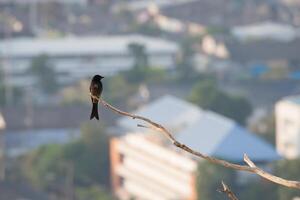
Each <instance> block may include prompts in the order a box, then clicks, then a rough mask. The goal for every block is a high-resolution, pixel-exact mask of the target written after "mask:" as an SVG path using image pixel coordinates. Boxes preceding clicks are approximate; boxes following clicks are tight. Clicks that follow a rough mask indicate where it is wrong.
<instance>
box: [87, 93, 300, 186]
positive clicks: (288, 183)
mask: <svg viewBox="0 0 300 200" xmlns="http://www.w3.org/2000/svg"><path fill="white" fill-rule="evenodd" d="M90 95H91V94H90ZM91 96H92V97H93V98H96V99H98V100H99V101H100V103H101V104H102V105H103V106H105V107H107V108H108V109H110V110H112V111H113V112H115V113H117V114H120V115H123V116H127V117H131V118H132V119H140V120H142V121H144V122H147V123H148V124H150V125H151V126H149V127H147V126H144V125H139V126H142V127H145V128H150V129H153V130H157V131H159V132H161V133H163V134H164V135H165V136H166V137H167V138H168V139H169V140H170V141H171V142H172V143H173V144H174V145H175V146H176V147H178V148H180V149H182V150H184V151H186V152H188V153H191V154H193V155H194V156H197V157H200V158H203V159H205V160H207V161H208V162H211V163H214V164H217V165H222V166H224V167H226V168H231V169H235V170H240V171H246V172H250V173H253V174H257V175H258V176H261V177H263V178H265V179H266V180H269V181H271V182H273V183H277V184H279V185H282V186H286V187H289V188H296V189H300V182H299V181H292V180H287V179H283V178H280V177H278V176H274V175H272V174H270V173H268V172H266V171H264V170H262V169H260V168H259V167H257V166H256V165H255V164H254V163H253V162H252V161H251V160H250V158H249V157H248V156H247V155H246V154H244V161H245V162H246V163H247V164H248V166H247V165H238V164H234V163H231V162H228V161H225V160H222V159H217V158H214V157H210V156H208V155H205V154H202V153H200V152H197V151H194V150H193V149H191V148H190V147H188V146H186V145H185V144H182V143H180V142H178V141H177V140H176V139H175V138H174V137H173V135H172V134H171V133H170V132H169V131H168V130H167V129H166V128H165V127H163V126H162V125H160V124H158V123H156V122H154V121H152V120H150V119H148V118H146V117H143V116H139V115H135V114H131V113H128V112H124V111H122V110H119V109H118V108H115V107H114V106H112V105H110V104H109V103H107V102H106V101H104V100H103V99H101V98H97V97H95V96H93V95H91Z"/></svg>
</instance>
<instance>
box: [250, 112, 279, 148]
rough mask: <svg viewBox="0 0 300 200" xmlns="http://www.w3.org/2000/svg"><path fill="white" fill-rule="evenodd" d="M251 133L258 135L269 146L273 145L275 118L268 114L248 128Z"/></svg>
mask: <svg viewBox="0 0 300 200" xmlns="http://www.w3.org/2000/svg"><path fill="white" fill-rule="evenodd" d="M250 129H251V131H252V132H253V133H257V134H259V136H262V137H263V138H264V139H266V140H267V141H268V142H270V143H271V144H273V145H275V116H274V113H271V114H268V115H266V116H264V117H262V118H261V119H259V120H258V121H257V122H256V123H255V124H252V125H251V126H250Z"/></svg>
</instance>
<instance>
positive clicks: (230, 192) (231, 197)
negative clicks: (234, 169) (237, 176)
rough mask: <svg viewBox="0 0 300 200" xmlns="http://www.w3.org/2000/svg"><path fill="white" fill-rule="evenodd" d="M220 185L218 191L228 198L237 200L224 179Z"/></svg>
mask: <svg viewBox="0 0 300 200" xmlns="http://www.w3.org/2000/svg"><path fill="white" fill-rule="evenodd" d="M222 187H223V188H222V189H220V190H218V191H219V192H222V193H225V194H226V195H227V196H228V198H229V199H230V200H239V199H238V198H237V197H236V196H235V194H234V193H233V192H232V191H231V189H230V188H229V187H228V186H227V185H226V184H225V183H224V181H222Z"/></svg>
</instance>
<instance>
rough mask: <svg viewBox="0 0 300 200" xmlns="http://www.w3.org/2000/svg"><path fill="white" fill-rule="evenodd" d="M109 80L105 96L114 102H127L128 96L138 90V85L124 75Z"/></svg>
mask: <svg viewBox="0 0 300 200" xmlns="http://www.w3.org/2000/svg"><path fill="white" fill-rule="evenodd" d="M106 80H107V84H106V88H105V92H104V93H103V95H104V97H105V98H107V100H108V101H109V102H111V103H112V104H118V105H120V104H122V103H126V102H127V100H128V98H129V97H130V96H131V95H132V94H134V93H135V92H136V91H137V86H136V85H134V84H131V83H129V82H128V81H127V80H126V79H125V78H124V76H122V75H116V76H113V77H110V78H108V79H106Z"/></svg>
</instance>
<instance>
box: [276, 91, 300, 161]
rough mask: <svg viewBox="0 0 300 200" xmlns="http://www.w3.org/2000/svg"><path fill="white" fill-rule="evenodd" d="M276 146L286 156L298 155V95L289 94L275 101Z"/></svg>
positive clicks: (299, 141)
mask: <svg viewBox="0 0 300 200" xmlns="http://www.w3.org/2000/svg"><path fill="white" fill-rule="evenodd" d="M275 115H276V148H277V150H278V152H279V153H280V154H281V155H282V156H284V157H286V158H288V159H294V158H298V157H300V96H291V97H286V98H284V99H282V100H281V101H279V102H277V103H276V106H275Z"/></svg>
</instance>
